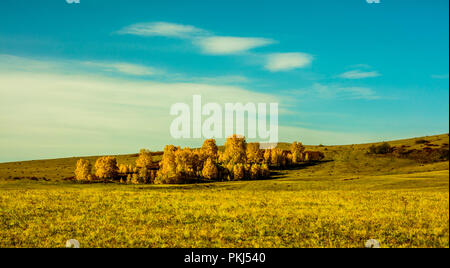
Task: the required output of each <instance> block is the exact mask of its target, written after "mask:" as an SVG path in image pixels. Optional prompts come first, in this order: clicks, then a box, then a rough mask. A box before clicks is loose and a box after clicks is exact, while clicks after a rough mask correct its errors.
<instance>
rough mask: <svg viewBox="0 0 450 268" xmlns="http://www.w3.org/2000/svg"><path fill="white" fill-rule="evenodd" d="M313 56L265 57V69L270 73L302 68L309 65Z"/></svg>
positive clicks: (284, 55)
mask: <svg viewBox="0 0 450 268" xmlns="http://www.w3.org/2000/svg"><path fill="white" fill-rule="evenodd" d="M312 60H313V56H311V55H309V54H306V53H299V52H294V53H273V54H269V55H268V56H267V62H266V65H265V68H266V69H267V70H269V71H272V72H279V71H288V70H292V69H296V68H303V67H306V66H308V65H309V64H311V62H312Z"/></svg>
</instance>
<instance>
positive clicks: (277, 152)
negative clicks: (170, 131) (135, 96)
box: [75, 135, 323, 184]
mask: <svg viewBox="0 0 450 268" xmlns="http://www.w3.org/2000/svg"><path fill="white" fill-rule="evenodd" d="M304 150H305V148H304V146H303V145H302V143H300V142H294V143H292V145H291V148H290V150H282V149H279V148H274V149H261V148H260V144H259V143H257V142H254V143H247V142H246V140H245V137H242V136H238V135H233V136H231V137H229V138H227V140H226V143H225V148H224V150H223V151H219V148H218V147H217V145H216V141H215V140H214V139H208V140H205V141H204V143H203V145H202V147H201V148H200V149H190V148H183V149H182V148H180V147H175V146H174V145H167V146H166V147H165V148H164V153H163V155H162V159H161V161H160V162H159V165H157V164H156V163H155V162H154V161H153V158H152V154H151V152H150V151H148V150H145V149H142V150H141V151H140V153H139V156H138V158H137V160H136V165H135V166H134V167H133V166H132V165H123V164H121V165H118V164H117V161H116V158H114V157H112V156H105V157H100V158H98V159H97V161H96V162H95V174H91V164H90V163H89V161H88V160H84V159H80V160H79V161H78V162H77V166H76V170H75V175H76V179H77V180H79V181H91V180H95V179H120V180H121V182H123V183H130V184H147V183H155V184H171V183H189V182H192V181H196V180H198V179H203V180H243V179H261V178H267V177H269V176H270V170H269V168H283V167H287V166H290V165H296V164H299V163H301V162H304V161H308V160H320V159H312V157H313V156H314V157H315V158H317V156H316V155H314V153H317V152H305V151H304ZM320 157H323V155H321V156H320V155H319V158H320Z"/></svg>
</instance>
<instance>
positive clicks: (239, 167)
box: [233, 164, 245, 180]
mask: <svg viewBox="0 0 450 268" xmlns="http://www.w3.org/2000/svg"><path fill="white" fill-rule="evenodd" d="M244 178H245V167H244V165H243V164H236V165H234V167H233V179H234V180H242V179H244Z"/></svg>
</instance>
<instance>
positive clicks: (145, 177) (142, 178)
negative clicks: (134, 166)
mask: <svg viewBox="0 0 450 268" xmlns="http://www.w3.org/2000/svg"><path fill="white" fill-rule="evenodd" d="M139 183H141V184H147V183H150V171H149V170H148V169H147V168H146V167H143V168H141V169H140V170H139Z"/></svg>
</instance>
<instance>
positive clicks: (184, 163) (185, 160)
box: [175, 148, 196, 180]
mask: <svg viewBox="0 0 450 268" xmlns="http://www.w3.org/2000/svg"><path fill="white" fill-rule="evenodd" d="M195 159H196V154H195V153H194V152H193V151H192V150H191V149H190V148H184V149H183V150H177V151H176V152H175V164H176V174H177V176H179V177H180V178H181V179H182V180H186V179H189V178H192V177H194V176H195V169H194V168H195Z"/></svg>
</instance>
